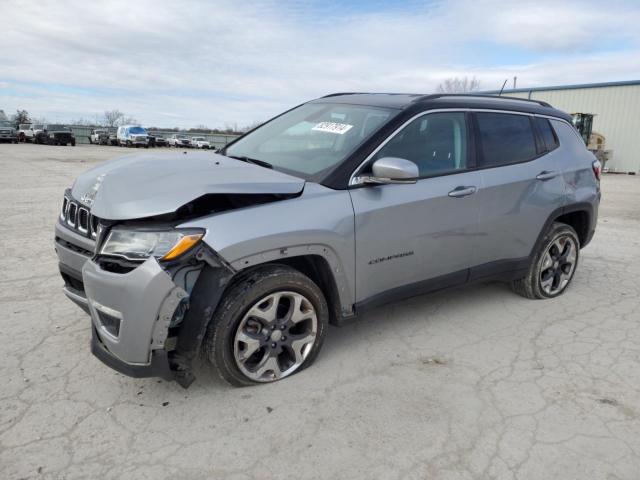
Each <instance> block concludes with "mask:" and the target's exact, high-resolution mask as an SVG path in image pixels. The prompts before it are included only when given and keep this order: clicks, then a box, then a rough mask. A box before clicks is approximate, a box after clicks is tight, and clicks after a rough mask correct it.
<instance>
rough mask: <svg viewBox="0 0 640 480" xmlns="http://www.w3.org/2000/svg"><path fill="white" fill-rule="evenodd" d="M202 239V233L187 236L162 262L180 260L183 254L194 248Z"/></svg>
mask: <svg viewBox="0 0 640 480" xmlns="http://www.w3.org/2000/svg"><path fill="white" fill-rule="evenodd" d="M200 239H202V234H201V233H194V234H192V235H185V236H184V237H182V238H181V239H180V241H179V242H178V243H176V244H175V245H174V246H173V248H172V249H171V250H169V251H168V252H167V253H166V254H165V256H164V257H162V258H161V259H160V260H173V259H174V258H178V257H179V256H180V255H182V254H183V253H185V252H187V251H188V250H190V249H191V248H193V247H194V246H195V245H196V244H197V243H198V242H199V241H200Z"/></svg>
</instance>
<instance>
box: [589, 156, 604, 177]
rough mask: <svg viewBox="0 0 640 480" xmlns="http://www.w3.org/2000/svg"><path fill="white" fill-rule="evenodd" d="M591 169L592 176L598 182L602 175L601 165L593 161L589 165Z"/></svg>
mask: <svg viewBox="0 0 640 480" xmlns="http://www.w3.org/2000/svg"><path fill="white" fill-rule="evenodd" d="M591 168H593V174H594V175H595V176H596V178H597V179H598V180H600V176H601V175H602V164H601V163H600V161H598V160H595V161H594V162H593V163H592V164H591Z"/></svg>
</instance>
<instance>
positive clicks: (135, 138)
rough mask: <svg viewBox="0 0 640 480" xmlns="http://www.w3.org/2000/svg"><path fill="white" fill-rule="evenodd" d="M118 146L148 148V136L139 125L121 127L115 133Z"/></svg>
mask: <svg viewBox="0 0 640 480" xmlns="http://www.w3.org/2000/svg"><path fill="white" fill-rule="evenodd" d="M116 138H117V141H118V145H119V146H121V147H123V146H124V147H140V146H142V147H144V148H148V147H149V134H148V133H147V130H146V129H145V128H143V127H141V126H139V125H123V126H121V127H118V132H117V133H116Z"/></svg>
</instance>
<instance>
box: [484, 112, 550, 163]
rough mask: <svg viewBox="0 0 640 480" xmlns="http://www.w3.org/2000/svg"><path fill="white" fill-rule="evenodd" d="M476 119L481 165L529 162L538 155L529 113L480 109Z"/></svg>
mask: <svg viewBox="0 0 640 480" xmlns="http://www.w3.org/2000/svg"><path fill="white" fill-rule="evenodd" d="M476 121H477V126H478V142H479V145H478V148H479V149H480V153H481V156H480V162H481V165H482V166H484V167H498V166H500V165H509V164H512V163H519V162H526V161H528V160H531V159H533V158H534V157H536V156H537V155H538V153H537V151H536V139H535V135H534V132H533V128H532V124H531V120H530V117H529V116H528V115H513V114H509V113H484V112H478V113H476Z"/></svg>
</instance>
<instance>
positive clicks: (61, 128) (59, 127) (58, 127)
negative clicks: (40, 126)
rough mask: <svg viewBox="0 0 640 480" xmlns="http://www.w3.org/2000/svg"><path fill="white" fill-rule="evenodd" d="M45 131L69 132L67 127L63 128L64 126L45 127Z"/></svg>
mask: <svg viewBox="0 0 640 480" xmlns="http://www.w3.org/2000/svg"><path fill="white" fill-rule="evenodd" d="M47 130H57V131H60V130H65V131H67V130H69V127H65V126H64V125H47Z"/></svg>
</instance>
